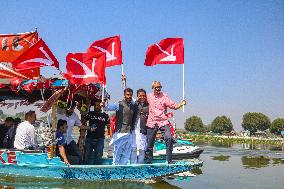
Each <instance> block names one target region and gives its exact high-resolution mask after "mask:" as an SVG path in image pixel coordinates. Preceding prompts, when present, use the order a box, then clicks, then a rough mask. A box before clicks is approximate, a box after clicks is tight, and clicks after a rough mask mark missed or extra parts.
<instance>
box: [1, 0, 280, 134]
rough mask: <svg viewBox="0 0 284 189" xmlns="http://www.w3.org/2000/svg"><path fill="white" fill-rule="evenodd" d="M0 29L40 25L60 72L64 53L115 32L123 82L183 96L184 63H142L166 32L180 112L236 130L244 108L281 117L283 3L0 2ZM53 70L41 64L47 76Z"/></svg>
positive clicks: (181, 117) (112, 86) (114, 82)
mask: <svg viewBox="0 0 284 189" xmlns="http://www.w3.org/2000/svg"><path fill="white" fill-rule="evenodd" d="M0 5H1V13H2V14H1V19H0V33H3V34H4V33H18V32H27V31H31V30H34V28H35V27H37V28H38V32H39V35H40V37H42V38H43V39H44V41H45V42H46V43H47V45H48V46H49V47H50V49H51V50H52V51H53V53H54V55H55V56H56V57H57V58H58V60H59V62H60V64H61V65H60V67H61V69H62V70H65V57H66V55H67V54H68V53H69V52H73V53H74V52H84V51H85V50H86V49H87V47H88V46H89V45H90V43H91V42H93V41H95V40H98V39H101V38H105V37H110V36H113V35H120V36H121V41H122V51H123V62H124V69H125V72H126V75H127V79H128V86H129V87H131V88H133V89H134V90H136V89H138V88H141V87H142V88H145V89H146V90H147V91H149V92H150V89H151V88H150V86H151V82H152V81H153V80H160V81H161V82H162V85H163V90H164V91H165V92H166V93H168V94H169V95H170V96H171V97H172V99H173V100H175V101H179V100H181V98H182V66H181V65H158V66H155V67H145V66H144V65H143V64H144V59H145V52H146V50H147V47H148V46H149V45H151V44H153V43H155V42H158V41H160V40H161V39H163V38H167V37H183V38H184V43H185V86H186V87H185V94H186V95H185V96H186V99H187V100H188V101H189V103H188V106H187V107H186V108H185V113H182V111H181V110H178V111H176V113H175V119H176V121H177V124H178V127H183V123H184V121H185V119H186V118H188V117H190V116H192V115H197V116H200V117H201V118H202V120H203V122H204V123H205V124H209V123H211V121H212V120H213V119H214V118H215V117H216V116H219V115H226V116H228V117H230V118H231V120H232V122H233V124H234V126H235V128H236V129H237V130H240V125H241V121H242V116H243V114H244V113H246V112H262V113H264V114H266V115H267V116H269V117H270V118H271V120H274V119H275V118H277V117H282V118H283V117H284V82H283V76H284V2H283V1H280V0H279V1H276V0H275V1H269V0H252V1H242V0H240V1H233V0H224V1H222V0H220V1H213V0H210V1H198V0H197V1H189V0H180V1H165V0H164V1H98V2H97V1H85V2H82V1H25V2H19V1H1V2H0ZM120 69H121V68H120V67H119V66H117V67H112V68H108V70H107V82H108V89H109V91H110V93H111V95H112V97H111V98H112V101H117V100H120V99H121V98H122V89H121V83H120V73H121V70H120ZM53 73H54V70H52V69H43V74H44V75H46V76H48V75H52V74H53Z"/></svg>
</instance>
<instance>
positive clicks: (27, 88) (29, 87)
mask: <svg viewBox="0 0 284 189" xmlns="http://www.w3.org/2000/svg"><path fill="white" fill-rule="evenodd" d="M35 87H37V83H35V82H30V83H27V84H25V85H24V86H23V89H24V90H25V91H27V92H28V93H32V92H33V90H34V88H35Z"/></svg>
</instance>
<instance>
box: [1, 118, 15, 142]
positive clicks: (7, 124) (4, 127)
mask: <svg viewBox="0 0 284 189" xmlns="http://www.w3.org/2000/svg"><path fill="white" fill-rule="evenodd" d="M13 125H14V119H13V118H11V117H7V118H6V119H5V123H4V124H2V125H0V148H4V146H3V141H4V138H5V136H6V133H7V131H8V130H9V129H10V128H11V127H12V126H13Z"/></svg>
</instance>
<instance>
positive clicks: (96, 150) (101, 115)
mask: <svg viewBox="0 0 284 189" xmlns="http://www.w3.org/2000/svg"><path fill="white" fill-rule="evenodd" d="M84 119H86V120H88V121H89V127H90V128H89V129H88V130H87V136H86V140H85V148H84V149H85V150H84V152H85V154H84V164H86V165H88V164H89V165H95V164H99V163H100V161H101V159H102V156H103V150H104V140H105V128H106V126H107V125H109V116H108V114H106V113H105V112H101V100H98V99H95V100H94V111H90V112H89V113H88V114H87V115H86V116H84ZM92 155H94V159H92ZM92 160H93V161H92Z"/></svg>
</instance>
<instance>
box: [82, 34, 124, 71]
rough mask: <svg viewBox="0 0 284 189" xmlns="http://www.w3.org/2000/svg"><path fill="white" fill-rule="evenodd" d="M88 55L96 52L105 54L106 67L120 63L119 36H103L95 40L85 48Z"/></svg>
mask: <svg viewBox="0 0 284 189" xmlns="http://www.w3.org/2000/svg"><path fill="white" fill-rule="evenodd" d="M87 52H88V56H93V55H94V54H97V53H101V52H103V53H105V54H106V67H111V66H116V65H121V64H122V51H121V41H120V36H114V37H109V38H105V39H102V40H99V41H95V42H93V43H92V44H91V46H90V47H89V48H88V50H87Z"/></svg>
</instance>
